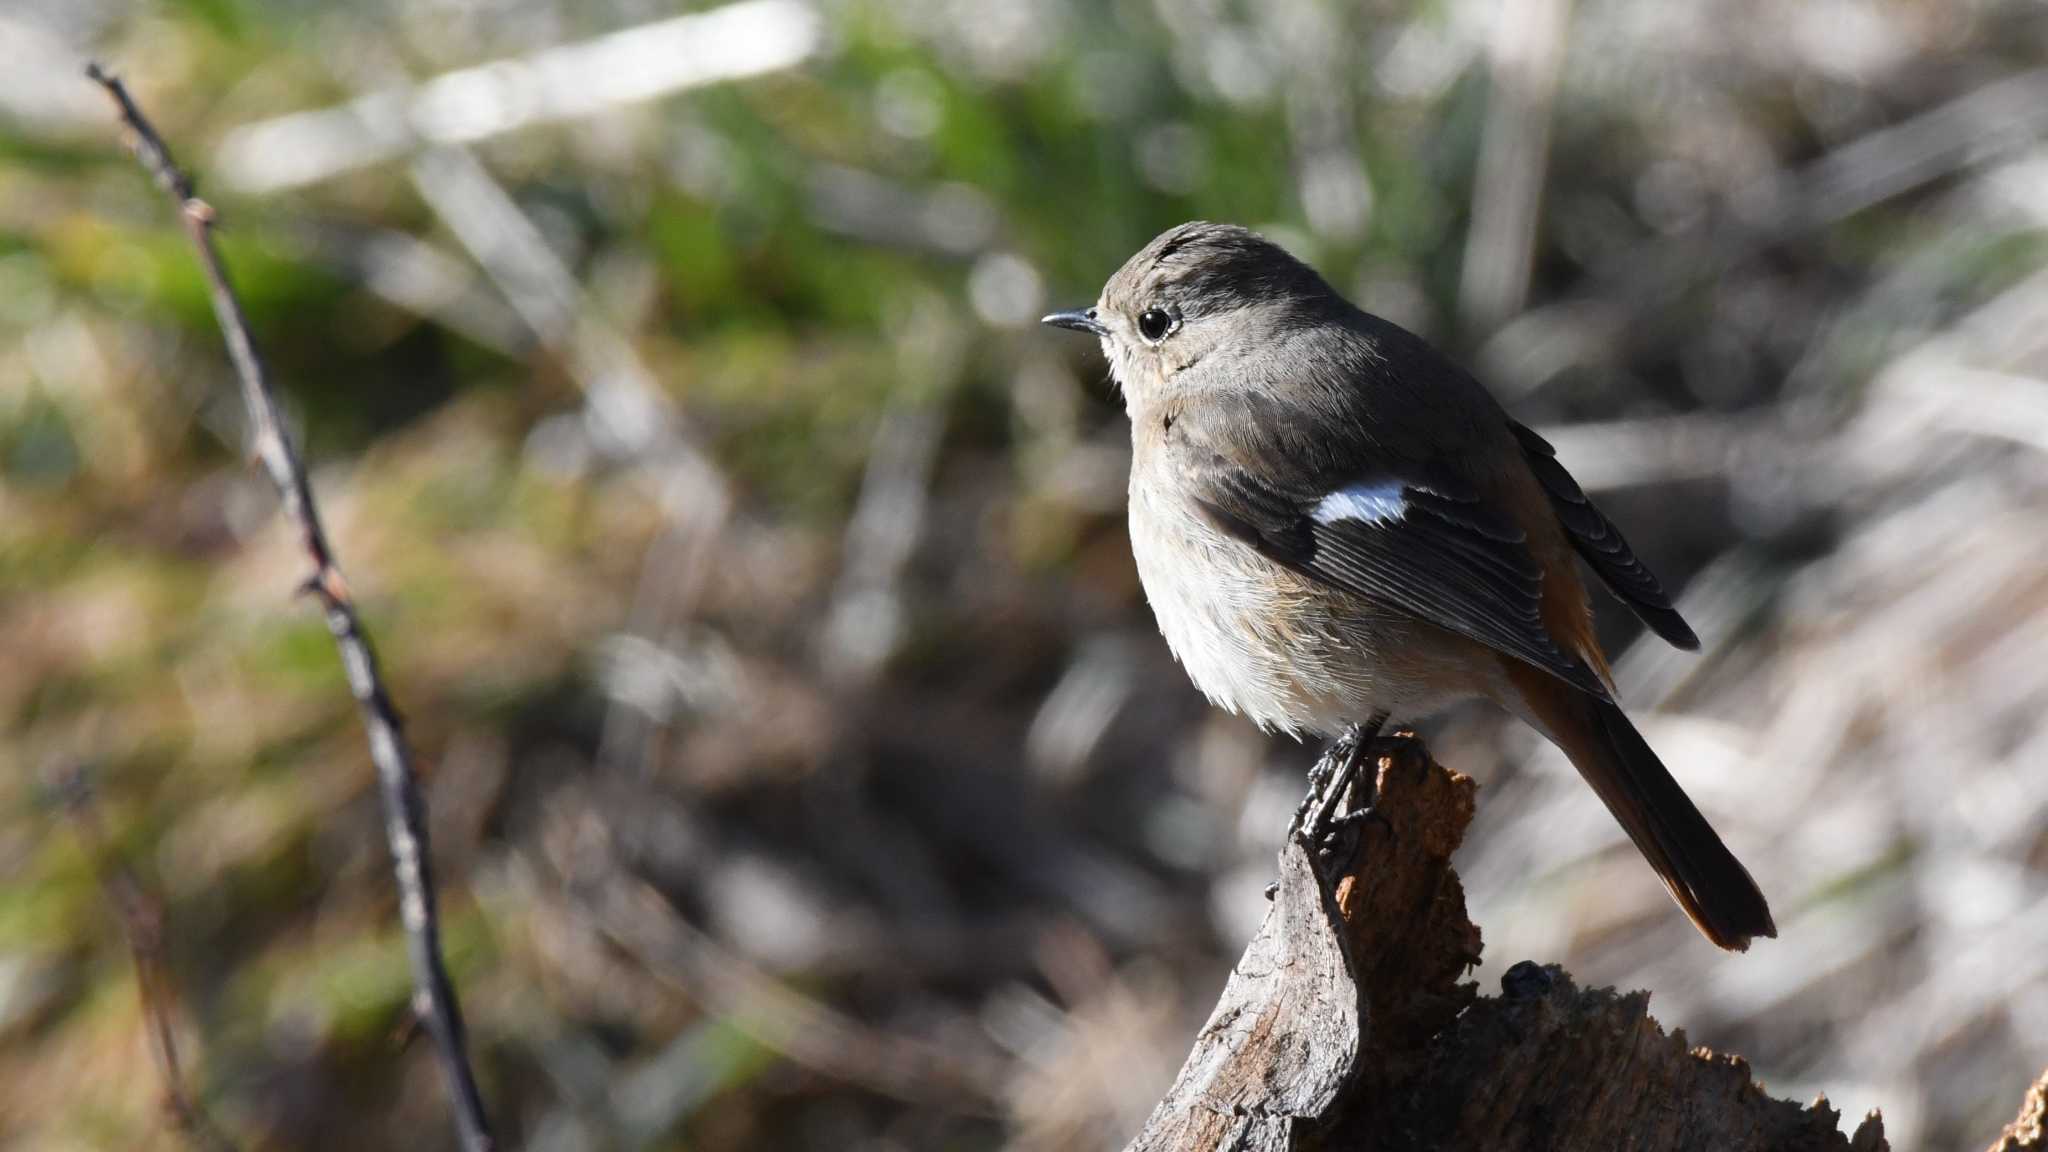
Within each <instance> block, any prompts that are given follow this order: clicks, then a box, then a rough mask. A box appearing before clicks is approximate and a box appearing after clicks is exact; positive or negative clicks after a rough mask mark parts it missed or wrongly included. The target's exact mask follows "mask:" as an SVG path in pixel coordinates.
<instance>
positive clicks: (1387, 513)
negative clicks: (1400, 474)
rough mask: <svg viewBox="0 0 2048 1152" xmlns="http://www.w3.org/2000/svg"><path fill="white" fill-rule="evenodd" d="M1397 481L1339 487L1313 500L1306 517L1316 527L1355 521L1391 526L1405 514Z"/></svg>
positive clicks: (1375, 481)
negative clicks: (1314, 502) (1312, 508)
mask: <svg viewBox="0 0 2048 1152" xmlns="http://www.w3.org/2000/svg"><path fill="white" fill-rule="evenodd" d="M1402 487H1403V486H1402V484H1401V482H1400V481H1398V480H1371V481H1367V482H1364V483H1360V484H1353V485H1352V486H1350V487H1349V488H1339V489H1337V490H1336V491H1335V492H1332V493H1330V494H1329V495H1328V496H1325V497H1323V498H1322V499H1321V500H1320V501H1317V503H1316V506H1315V510H1314V511H1312V512H1310V513H1309V518H1310V519H1312V520H1314V521H1315V522H1316V523H1318V524H1335V523H1336V522H1337V521H1339V520H1358V521H1362V522H1364V523H1367V524H1391V523H1393V522H1394V521H1396V520H1399V519H1400V518H1401V517H1402V516H1404V515H1406V514H1407V512H1408V501H1407V500H1405V499H1403V498H1402V496H1401V488H1402Z"/></svg>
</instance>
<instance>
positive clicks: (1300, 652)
mask: <svg viewBox="0 0 2048 1152" xmlns="http://www.w3.org/2000/svg"><path fill="white" fill-rule="evenodd" d="M1131 549H1132V552H1133V554H1134V555H1135V556H1136V558H1137V562H1138V577H1139V579H1140V580H1141V581H1142V582H1143V583H1144V586H1145V597H1146V599H1147V600H1149V601H1150V602H1151V604H1152V611H1153V614H1154V615H1155V616H1156V617H1157V618H1158V620H1159V630H1160V631H1161V632H1162V633H1164V634H1165V636H1166V642H1167V645H1168V646H1169V647H1171V648H1172V649H1173V654H1174V656H1175V657H1176V658H1177V659H1179V661H1180V662H1181V664H1182V666H1183V667H1185V668H1186V669H1187V671H1188V675H1189V677H1190V678H1192V679H1193V680H1194V682H1195V685H1196V687H1198V688H1200V689H1201V690H1202V692H1203V693H1204V694H1206V695H1207V696H1208V697H1209V699H1211V700H1213V701H1215V702H1216V703H1217V704H1218V705H1221V706H1222V707H1224V708H1227V709H1229V710H1230V711H1233V712H1242V713H1244V714H1245V715H1246V716H1248V717H1250V718H1251V719H1252V720H1253V721H1254V722H1256V723H1257V724H1259V726H1261V727H1263V728H1272V729H1280V730H1283V731H1287V732H1294V733H1301V732H1317V733H1331V732H1337V731H1341V730H1342V729H1343V728H1345V727H1346V726H1348V725H1350V724H1355V723H1359V722H1361V721H1364V720H1366V719H1367V718H1368V717H1370V716H1371V715H1372V714H1373V713H1374V712H1378V711H1386V712H1390V713H1393V714H1395V715H1399V716H1409V717H1414V716H1419V715H1421V714H1423V713H1426V712H1430V711H1434V710H1435V709H1436V708H1437V707H1440V706H1441V705H1442V704H1444V703H1447V702H1448V701H1449V700H1450V699H1453V698H1455V697H1458V696H1462V695H1466V694H1467V693H1465V692H1459V691H1445V690H1443V689H1442V687H1441V685H1443V684H1445V683H1451V682H1455V681H1456V680H1457V679H1458V677H1456V676H1455V675H1448V676H1447V675H1441V674H1440V673H1442V672H1447V671H1449V670H1448V669H1438V668H1435V667H1431V666H1430V665H1432V664H1433V663H1434V661H1432V660H1429V659H1427V658H1423V659H1422V660H1421V661H1420V662H1419V663H1418V660H1417V656H1418V654H1420V653H1423V652H1426V651H1427V650H1429V649H1430V648H1432V647H1435V646H1434V645H1429V644H1425V643H1419V642H1418V641H1419V640H1420V637H1418V635H1417V631H1418V629H1419V628H1421V627H1423V626H1420V625H1417V624H1416V623H1415V622H1413V621H1411V620H1409V619H1407V618H1405V617H1402V616H1398V615H1394V614H1390V613H1386V612H1382V611H1379V610H1377V609H1375V608H1374V607H1373V606H1371V605H1369V604H1366V603H1364V602H1362V601H1359V600H1357V599H1355V598H1352V597H1348V596H1343V595H1341V594H1337V593H1332V592H1329V591H1327V590H1325V589H1322V588H1320V587H1318V586H1315V585H1311V584H1310V583H1309V582H1308V581H1307V580H1306V579H1304V578H1302V577H1299V576H1297V575H1296V574H1294V573H1292V572H1289V571H1287V570H1286V569H1283V568H1281V567H1280V566H1279V565H1277V564H1275V563H1273V562H1272V561H1271V560H1268V559H1266V558H1265V557H1264V556H1261V555H1259V553H1258V552H1257V551H1255V550H1254V549H1253V548H1252V547H1251V546H1250V545H1248V544H1246V543H1244V542H1243V541H1240V540H1236V539H1233V538H1231V537H1229V536H1227V535H1225V534H1224V533H1223V532H1221V531H1220V530H1218V529H1217V528H1216V527H1215V526H1214V525H1212V524H1210V523H1209V522H1208V520H1206V519H1205V518H1203V517H1202V516H1201V514H1200V513H1199V511H1197V510H1196V509H1195V507H1194V506H1193V504H1192V503H1191V502H1189V501H1187V500H1185V499H1184V498H1182V497H1179V496H1177V495H1174V494H1172V493H1160V492H1156V491H1153V490H1152V489H1151V488H1150V487H1149V486H1148V485H1146V484H1143V483H1137V482H1134V483H1133V484H1132V485H1131Z"/></svg>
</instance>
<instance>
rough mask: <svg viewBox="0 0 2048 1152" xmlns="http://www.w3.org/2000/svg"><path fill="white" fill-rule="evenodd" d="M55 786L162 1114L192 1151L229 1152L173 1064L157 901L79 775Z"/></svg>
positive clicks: (170, 989) (171, 995) (170, 995)
mask: <svg viewBox="0 0 2048 1152" xmlns="http://www.w3.org/2000/svg"><path fill="white" fill-rule="evenodd" d="M56 786H57V790H58V792H59V794H60V795H59V798H60V800H61V802H62V803H63V805H64V815H65V817H66V818H67V819H69V820H70V822H71V827H72V830H73V831H74V832H75V833H76V834H77V836H78V841H79V843H80V845H82V846H83V847H84V848H85V853H86V855H87V856H88V857H90V858H91V860H92V867H93V874H94V876H95V877H97V878H98V880H99V884H100V891H101V892H103V893H105V894H106V897H107V903H108V904H109V905H111V906H112V907H113V909H114V916H115V918H116V919H118V920H119V921H120V922H121V935H122V936H123V937H125V938H126V939H127V941H128V955H129V957H130V958H131V959H133V961H134V962H135V990H136V993H137V995H138V997H139V998H140V1000H141V1002H142V1016H143V1019H144V1021H145V1022H146V1023H147V1024H148V1025H149V1055H150V1059H151V1060H152V1061H154V1062H155V1064H156V1071H157V1079H158V1080H159V1081H160V1082H161V1087H162V1090H163V1109H164V1112H165V1113H167V1114H168V1115H169V1116H170V1118H171V1123H172V1125H173V1126H175V1127H176V1128H177V1130H178V1131H179V1133H180V1134H182V1135H183V1136H184V1137H185V1139H186V1141H187V1142H188V1143H190V1144H191V1145H192V1146H193V1147H195V1148H202V1149H206V1150H207V1152H235V1143H234V1141H232V1140H230V1139H228V1138H227V1136H226V1135H225V1134H224V1133H222V1132H221V1130H220V1129H219V1128H216V1127H215V1126H214V1124H213V1120H212V1118H211V1117H209V1116H208V1115H207V1114H206V1110H205V1109H204V1108H201V1107H200V1106H199V1102H198V1101H196V1100H194V1099H192V1096H191V1094H190V1093H188V1092H187V1091H186V1090H185V1072H184V1067H183V1065H182V1064H181V1063H180V1062H179V1060H178V1035H177V1031H176V1029H175V1028H174V1026H173V1025H172V1022H171V1005H172V1002H173V1001H174V1000H175V999H176V995H175V992H174V986H173V985H172V983H171V979H170V974H169V972H168V971H166V969H165V966H164V950H163V943H164V933H163V929H164V909H163V901H161V900H159V899H158V898H157V896H156V894H155V893H153V892H151V891H150V890H149V888H148V887H147V886H145V885H144V884H143V883H142V881H141V879H140V878H138V877H137V876H136V875H135V873H134V872H133V871H132V870H131V869H130V868H129V867H128V863H127V861H125V860H123V859H122V858H121V856H120V854H119V853H118V852H117V851H116V850H115V849H114V848H113V847H111V846H110V845H109V844H108V842H107V832H106V829H105V827H104V826H102V825H101V824H100V818H99V811H98V810H97V809H96V808H94V807H93V803H92V792H91V786H90V784H89V783H88V782H87V781H86V780H85V778H84V773H83V771H80V770H73V771H68V772H65V773H63V774H62V775H61V776H60V778H59V779H58V780H57V781H56Z"/></svg>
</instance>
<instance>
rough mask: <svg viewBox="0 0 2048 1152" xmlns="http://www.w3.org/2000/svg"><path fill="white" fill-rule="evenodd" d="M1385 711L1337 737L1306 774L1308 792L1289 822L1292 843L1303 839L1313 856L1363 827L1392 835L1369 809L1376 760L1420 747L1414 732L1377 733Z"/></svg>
mask: <svg viewBox="0 0 2048 1152" xmlns="http://www.w3.org/2000/svg"><path fill="white" fill-rule="evenodd" d="M1386 723H1387V717H1386V715H1385V714H1384V713H1382V714H1379V715H1376V716H1374V717H1373V718H1372V719H1371V720H1370V721H1368V722H1367V723H1365V724H1363V725H1357V726H1354V727H1352V728H1351V729H1350V730H1348V731H1346V732H1345V733H1344V735H1342V736H1340V737H1338V738H1337V740H1336V741H1334V742H1333V743H1332V744H1331V745H1330V747H1329V749H1328V750H1327V751H1326V752H1324V753H1323V755H1322V757H1321V758H1320V759H1318V760H1317V761H1316V764H1315V767H1314V768H1312V769H1310V770H1309V784H1308V792H1307V794H1306V795H1304V796H1303V797H1302V798H1301V804H1300V805H1299V806H1297V807H1296V808H1295V810H1294V819H1293V820H1292V821H1290V822H1289V823H1288V826H1287V835H1288V838H1289V839H1290V840H1291V839H1293V838H1295V837H1301V838H1303V839H1304V840H1305V841H1306V843H1307V844H1308V845H1309V846H1310V847H1311V848H1312V849H1314V850H1315V851H1316V853H1317V854H1318V855H1323V856H1329V855H1334V854H1335V853H1336V851H1337V850H1338V848H1339V847H1340V846H1341V845H1342V843H1343V841H1344V839H1345V834H1346V833H1348V832H1350V831H1351V830H1352V829H1354V828H1357V827H1359V826H1361V825H1363V824H1366V823H1377V824H1378V825H1379V826H1380V827H1381V828H1384V829H1386V831H1387V833H1388V834H1389V835H1392V834H1393V831H1394V827H1393V825H1392V824H1391V823H1389V822H1388V820H1387V818H1386V817H1385V816H1384V815H1382V814H1381V813H1380V812H1379V811H1378V810H1377V809H1376V808H1374V807H1373V799H1374V793H1375V791H1376V790H1377V778H1378V773H1377V771H1376V770H1375V768H1376V766H1377V765H1378V763H1379V761H1380V760H1381V758H1383V757H1387V756H1406V755H1410V754H1413V753H1415V752H1416V751H1417V750H1418V747H1419V745H1420V743H1421V741H1420V740H1419V738H1418V737H1417V736H1416V735H1415V733H1413V732H1410V731H1406V730H1403V731H1399V732H1395V733H1392V734H1388V735H1382V734H1381V729H1383V728H1384V727H1385V726H1386Z"/></svg>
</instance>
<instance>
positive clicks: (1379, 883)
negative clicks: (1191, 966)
mask: <svg viewBox="0 0 2048 1152" xmlns="http://www.w3.org/2000/svg"><path fill="white" fill-rule="evenodd" d="M1416 747H1417V749H1418V750H1417V751H1414V752H1410V753H1402V754H1398V755H1394V756H1388V757H1384V758H1382V759H1381V760H1380V762H1379V768H1378V781H1377V783H1378V791H1377V798H1376V801H1375V804H1374V808H1375V810H1376V812H1377V813H1378V815H1379V816H1380V817H1383V818H1384V819H1383V820H1382V819H1371V820H1366V821H1361V822H1357V823H1354V824H1353V825H1352V826H1351V827H1350V828H1349V829H1348V830H1347V831H1345V832H1344V833H1342V834H1341V835H1342V836H1343V837H1344V840H1345V842H1343V843H1340V844H1339V845H1338V847H1337V850H1336V851H1335V852H1333V853H1332V854H1331V855H1330V856H1328V857H1325V858H1324V859H1323V861H1322V863H1321V866H1320V868H1319V867H1318V865H1317V864H1316V862H1315V860H1314V859H1313V858H1312V856H1311V854H1310V853H1309V852H1308V851H1307V850H1306V849H1305V848H1304V847H1303V846H1302V845H1301V844H1300V843H1298V842H1297V843H1290V844H1289V845H1288V846H1287V848H1286V849H1285V850H1284V851H1283V853H1282V855H1281V861H1280V886H1279V890H1278V892H1277V893H1276V894H1275V897H1274V901H1273V909H1272V911H1271V912H1269V913H1268V914H1267V916H1266V922H1265V924H1264V925H1263V926H1262V927H1261V928H1260V929H1259V932H1258V935H1257V936H1255V937H1253V939H1252V942H1251V944H1250V945H1249V946H1248V947H1246V949H1245V952H1244V956H1243V958H1242V959H1240V960H1239V961H1238V964H1237V967H1236V969H1235V970H1234V971H1233V972H1232V974H1231V977H1230V981H1229V983H1228V984H1227V985H1226V986H1225V987H1224V990H1223V996H1222V999H1221V1000H1220V1001H1219V1002H1218V1003H1217V1005H1216V1010H1215V1012H1214V1014H1213V1015H1212V1016H1211V1017H1210V1018H1209V1022H1208V1023H1207V1024H1206V1025H1204V1026H1203V1028H1202V1031H1201V1033H1200V1035H1199V1036H1198V1037H1197V1038H1196V1040H1195V1046H1194V1050H1193V1051H1192V1052H1190V1053H1189V1055H1188V1059H1187V1063H1186V1064H1185V1065H1184V1066H1183V1067H1182V1069H1181V1071H1180V1075H1179V1076H1178V1077H1176V1078H1175V1080H1174V1084H1173V1087H1172V1088H1171V1089H1170V1090H1169V1091H1168V1093H1167V1095H1166V1098H1165V1099H1164V1100H1163V1101H1161V1102H1160V1104H1159V1106H1158V1107H1157V1108H1156V1109H1154V1110H1153V1113H1152V1116H1151V1118H1150V1119H1149V1120H1148V1121H1147V1122H1146V1124H1145V1128H1144V1131H1143V1132H1141V1133H1140V1134H1139V1135H1138V1137H1137V1138H1136V1139H1135V1140H1133V1141H1132V1142H1131V1143H1130V1145H1129V1146H1128V1149H1127V1152H1152V1150H1166V1149H1171V1150H1173V1152H1190V1150H1208V1149H1217V1150H1223V1149H1233V1150H1235V1149H1245V1150H1258V1152H1285V1150H1289V1149H1333V1150H1334V1149H1346V1150H1360V1152H1363V1150H1381V1149H1384V1150H1393V1149H1402V1150H1410V1149H1415V1150H1434V1149H1446V1150H1448V1149H1473V1148H1484V1149H1488V1150H1489V1152H1564V1150H1572V1152H1579V1150H1587V1152H1590V1150H1594V1149H1600V1150H1606V1149H1619V1148H1628V1149H1641V1150H1645V1152H1668V1150H1678V1149H1686V1150H1693V1149H1697V1150H1699V1152H1708V1150H1712V1152H1748V1150H1756V1152H1763V1150H1766V1149H1768V1150H1771V1152H1809V1150H1810V1152H1821V1150H1824V1149H1846V1150H1850V1152H1877V1150H1880V1149H1884V1148H1886V1147H1887V1145H1886V1144H1885V1139H1884V1125H1883V1123H1882V1122H1881V1121H1880V1119H1879V1118H1878V1116H1877V1115H1876V1114H1875V1113H1873V1114H1871V1115H1870V1116H1869V1117H1867V1118H1866V1119H1865V1120H1864V1121H1863V1122H1862V1124H1861V1125H1859V1126H1858V1127H1857V1129H1856V1134H1855V1135H1854V1136H1853V1137H1849V1136H1844V1135H1843V1134H1842V1132H1841V1129H1840V1126H1839V1125H1840V1115H1839V1114H1838V1113H1837V1112H1836V1111H1835V1110H1834V1109H1833V1108H1832V1107H1831V1106H1829V1105H1828V1103H1827V1102H1826V1101H1825V1100H1816V1101H1815V1102H1814V1103H1813V1104H1812V1105H1810V1106H1806V1107H1801V1106H1800V1105H1798V1104H1795V1103H1793V1102H1791V1101H1788V1100H1777V1099H1773V1098H1771V1097H1770V1096H1768V1095H1766V1094H1765V1093H1764V1091H1763V1090H1762V1089H1761V1088H1760V1087H1759V1086H1758V1085H1757V1084H1756V1083H1755V1082H1754V1081H1753V1080H1752V1079H1751V1078H1750V1073H1749V1067H1748V1065H1747V1064H1745V1063H1744V1062H1743V1060H1742V1058H1741V1057H1739V1056H1722V1055H1716V1054H1714V1053H1712V1052H1709V1051H1707V1050H1706V1049H1704V1048H1700V1049H1694V1048H1690V1047H1689V1046H1688V1045H1687V1044H1686V1041H1685V1035H1684V1033H1683V1032H1678V1033H1673V1034H1668V1035H1667V1034H1666V1033H1665V1031H1664V1030H1663V1028H1661V1027H1660V1026H1659V1025H1658V1024H1657V1022H1656V1021H1655V1020H1652V1019H1651V1018H1650V1016H1649V1013H1648V1011H1647V1008H1648V1004H1649V997H1648V995H1647V994H1645V993H1641V992H1632V993H1628V994H1625V995H1623V994H1617V993H1615V992H1614V991H1613V990H1611V989H1604V988H1603V989H1580V988H1578V987H1577V986H1575V985H1574V984H1573V982H1572V980H1571V977H1569V976H1568V975H1566V974H1565V973H1564V971H1563V970H1562V969H1560V968H1557V967H1555V966H1552V967H1538V966H1536V965H1534V964H1529V963H1523V964H1517V965H1515V966H1514V967H1513V968H1511V969H1509V970H1508V972H1507V974H1506V975H1505V976H1503V977H1502V980H1501V985H1502V989H1501V995H1499V996H1480V995H1479V990H1478V985H1477V984H1475V983H1472V982H1469V981H1466V980H1465V979H1464V975H1465V972H1466V970H1467V969H1468V968H1469V967H1470V966H1471V965H1473V964H1475V963H1477V962H1478V959H1479V948H1480V939H1479V929H1478V928H1477V927H1475V926H1474V925H1473V924H1472V922H1471V921H1470V920H1469V919H1467V918H1466V915H1465V892H1464V887H1463V885H1461V884H1460V883H1459V881H1458V876H1457V873H1455V872H1453V871H1452V870H1451V864H1450V860H1451V853H1452V852H1453V851H1455V850H1456V849H1457V847H1458V844H1459V842H1460V841H1461V840H1463V839H1464V835H1465V827H1466V825H1467V824H1468V823H1469V822H1470V821H1471V818H1472V805H1473V796H1474V793H1475V791H1476V789H1475V786H1474V785H1473V783H1472V781H1471V779H1469V778H1468V777H1465V776H1461V775H1458V774H1457V773H1455V772H1451V771H1449V770H1447V769H1445V768H1442V767H1440V766H1438V765H1437V764H1435V763H1433V762H1431V761H1430V760H1429V758H1428V755H1427V754H1426V753H1423V752H1421V751H1419V746H1416Z"/></svg>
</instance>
